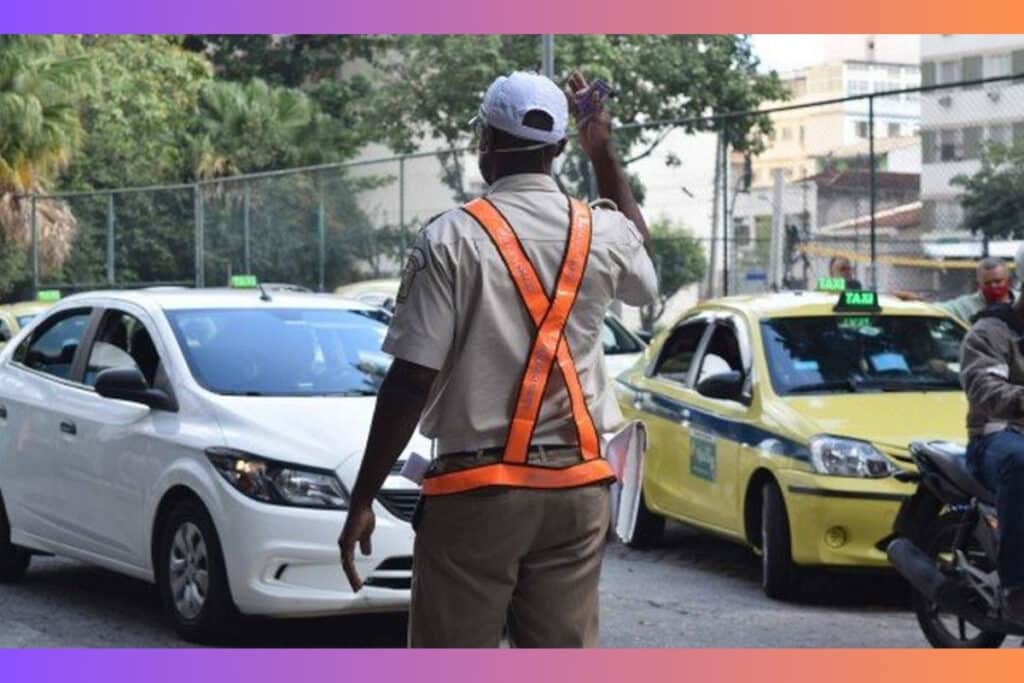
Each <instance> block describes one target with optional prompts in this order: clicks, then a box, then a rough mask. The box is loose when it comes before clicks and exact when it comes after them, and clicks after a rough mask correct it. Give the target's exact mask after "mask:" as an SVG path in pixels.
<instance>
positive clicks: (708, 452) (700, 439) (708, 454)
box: [690, 432, 717, 481]
mask: <svg viewBox="0 0 1024 683" xmlns="http://www.w3.org/2000/svg"><path fill="white" fill-rule="evenodd" d="M715 464H716V457H715V439H714V437H713V436H709V435H706V434H701V433H699V432H690V474H692V475H693V476H695V477H699V478H700V479H706V480H707V481H714V480H715V470H716V469H717V468H716V467H715Z"/></svg>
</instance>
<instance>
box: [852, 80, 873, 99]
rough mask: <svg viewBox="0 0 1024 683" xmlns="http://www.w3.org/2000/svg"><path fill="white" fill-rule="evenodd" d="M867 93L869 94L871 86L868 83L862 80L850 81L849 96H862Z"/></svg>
mask: <svg viewBox="0 0 1024 683" xmlns="http://www.w3.org/2000/svg"><path fill="white" fill-rule="evenodd" d="M867 92H871V84H870V83H869V82H867V81H862V80H856V81H853V80H851V81H850V94H851V95H863V94H864V93H867Z"/></svg>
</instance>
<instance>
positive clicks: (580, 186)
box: [379, 35, 786, 199]
mask: <svg viewBox="0 0 1024 683" xmlns="http://www.w3.org/2000/svg"><path fill="white" fill-rule="evenodd" d="M396 46H397V52H398V54H400V55H401V58H400V59H398V58H396V59H394V60H393V62H392V63H389V64H388V68H387V69H386V70H382V71H381V78H382V79H383V81H384V85H383V86H382V90H381V93H380V95H379V97H380V100H381V102H382V104H381V106H380V111H381V112H385V113H386V116H385V117H384V118H383V119H382V121H381V125H382V126H384V131H383V132H384V133H385V134H386V136H387V139H388V140H389V142H390V144H391V146H392V147H393V148H394V149H396V150H399V151H410V150H412V149H415V148H416V147H417V146H419V145H420V144H421V143H422V142H423V141H424V140H426V139H429V138H438V139H440V140H441V141H442V143H443V144H444V145H445V146H447V147H448V148H450V149H456V148H459V147H464V146H466V145H468V144H469V142H470V133H471V131H470V127H469V126H468V125H467V122H468V121H469V119H470V118H471V117H472V116H473V115H474V114H475V113H476V109H477V107H478V106H479V104H480V99H481V97H482V96H483V93H484V90H485V89H486V87H487V85H488V84H489V83H490V81H491V80H493V79H494V77H495V76H497V75H500V74H506V73H508V72H510V71H512V70H515V69H537V68H538V66H539V59H540V50H539V40H538V39H537V37H536V36H444V35H442V36H403V37H400V38H398V39H397V40H396ZM555 63H556V67H557V69H558V74H557V75H556V80H557V81H558V82H564V80H565V78H566V77H567V76H568V75H569V72H570V71H571V70H572V69H574V68H576V67H579V68H581V69H582V70H583V72H584V74H585V75H587V76H588V77H591V78H595V77H601V78H604V79H605V80H606V81H608V82H609V83H611V84H612V85H613V87H614V88H616V89H617V91H618V93H619V94H618V97H617V98H616V99H615V100H614V102H613V104H612V113H613V115H614V118H615V120H616V122H617V123H620V124H622V123H633V122H643V121H652V120H664V119H684V118H687V119H688V118H694V117H700V116H705V115H708V114H716V113H722V112H729V111H744V110H749V109H756V108H757V107H758V105H760V104H761V103H762V102H765V101H767V100H781V99H784V98H785V97H786V93H785V90H784V87H783V86H782V84H781V82H780V81H779V79H778V77H777V76H776V75H775V74H774V73H772V74H768V75H764V74H759V73H758V72H757V65H758V61H757V59H756V58H755V57H754V56H753V54H752V52H751V47H750V42H749V41H748V40H747V39H746V38H744V37H740V36H733V35H714V36H699V35H675V36H669V35H656V36H603V35H579V36H558V37H557V38H556V39H555ZM718 125H719V126H722V125H724V131H725V133H726V135H727V136H728V140H729V142H730V144H731V145H732V146H733V148H734V149H737V150H747V149H754V150H755V151H756V150H757V149H758V146H759V144H760V138H761V136H762V135H763V134H765V133H767V132H768V131H769V130H770V121H769V119H768V117H766V116H761V117H748V118H743V119H732V120H730V122H729V123H728V124H718ZM679 127H681V128H682V129H683V130H685V131H686V132H696V131H701V130H713V129H715V128H714V127H713V126H712V125H710V124H708V123H706V122H700V121H690V122H688V123H685V124H682V125H680V126H679ZM669 130H670V129H669V128H662V129H640V128H633V129H628V130H621V131H619V132H618V133H617V134H616V144H617V146H618V147H619V152H620V155H621V156H622V158H623V159H624V160H625V161H626V162H627V164H628V163H631V162H633V161H636V160H638V159H640V158H643V157H644V156H647V155H649V154H650V153H651V152H652V151H653V150H654V149H655V148H656V147H657V145H658V144H659V143H660V142H661V141H662V140H663V139H664V137H665V136H666V135H667V133H668V131H669ZM446 165H447V175H446V178H447V179H448V180H449V184H451V185H452V187H453V190H454V191H455V194H456V198H457V199H463V198H464V197H465V188H464V187H463V186H462V185H461V179H462V176H463V174H462V169H461V168H459V166H458V165H459V159H458V157H457V156H456V155H451V156H450V157H448V158H447V159H446ZM563 172H564V175H565V179H566V180H568V181H569V182H571V183H572V184H574V185H575V189H576V190H577V192H578V193H580V194H586V186H587V183H588V181H589V176H588V174H589V167H588V165H587V164H586V163H585V161H584V160H583V159H582V157H581V156H580V155H579V153H578V151H575V150H573V151H572V152H571V158H570V159H569V160H568V162H567V163H566V164H565V166H564V171H563ZM634 185H639V183H638V182H637V181H636V180H635V179H634Z"/></svg>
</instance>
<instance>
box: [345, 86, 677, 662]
mask: <svg viewBox="0 0 1024 683" xmlns="http://www.w3.org/2000/svg"><path fill="white" fill-rule="evenodd" d="M570 86H571V87H572V88H573V90H574V91H580V90H582V89H583V88H584V87H585V82H584V81H583V79H582V77H581V76H579V75H578V74H576V75H574V77H573V79H572V80H571V82H570ZM567 120H568V110H567V103H566V98H565V96H564V94H562V92H561V91H560V90H559V89H558V87H557V86H556V85H555V84H554V83H552V82H551V81H550V80H548V79H546V78H544V77H542V76H538V75H535V74H526V73H521V72H517V73H514V74H512V75H511V76H510V77H508V78H505V77H502V78H499V79H497V80H496V81H495V82H494V83H493V84H492V85H491V87H490V88H489V89H488V91H487V94H486V96H485V99H484V102H483V104H482V106H481V108H480V116H479V123H480V124H481V131H480V132H481V141H480V167H481V172H482V173H483V176H484V178H485V180H487V181H488V183H489V184H490V189H489V190H488V192H487V194H486V195H485V199H486V200H487V201H488V202H489V203H490V205H491V206H493V207H494V208H496V209H497V211H498V212H500V214H501V216H503V217H504V219H505V220H506V221H507V224H508V225H509V226H510V227H511V228H512V230H513V231H514V233H515V236H516V238H517V241H518V244H519V245H520V246H521V248H522V251H523V253H524V254H525V256H526V257H527V258H528V260H529V262H530V263H531V264H532V266H533V268H534V269H535V270H536V273H537V276H538V278H539V279H540V282H541V284H542V287H543V288H544V289H545V290H546V292H548V293H551V292H552V290H553V289H554V283H555V280H556V279H557V278H558V277H559V273H560V271H561V267H562V263H563V259H564V258H566V254H567V246H566V244H567V234H568V230H569V217H570V203H569V198H568V197H566V196H565V195H564V194H562V193H561V192H560V191H559V189H558V186H557V184H556V183H555V181H554V179H553V178H552V176H551V162H552V160H553V159H554V158H555V157H556V156H557V155H558V154H560V153H561V152H562V150H563V149H564V147H565V144H566V126H567ZM580 143H581V146H582V147H583V150H584V152H585V153H586V154H587V155H588V157H589V158H590V159H591V161H592V162H593V164H594V171H595V173H596V175H597V178H598V185H599V188H600V189H601V192H602V195H603V196H604V197H607V198H609V199H611V200H613V201H614V202H615V203H617V205H618V206H619V207H621V208H622V213H620V212H619V211H615V210H609V209H605V208H595V209H593V211H592V223H591V225H592V228H591V240H590V248H589V256H588V258H587V260H586V266H585V270H584V273H583V277H582V280H581V281H580V284H579V289H578V292H577V295H576V298H575V301H574V303H573V305H572V308H571V313H570V315H569V317H568V319H567V322H566V324H565V327H564V334H565V339H566V340H567V342H568V346H569V350H570V353H571V356H572V359H573V362H574V364H575V369H576V371H577V373H578V379H579V385H580V386H581V387H582V393H583V396H584V398H585V403H586V408H587V410H588V411H589V415H590V418H591V420H592V422H593V424H594V427H595V428H596V430H597V432H599V433H607V432H610V431H612V430H614V429H615V428H616V427H618V426H619V425H620V424H621V422H622V415H621V413H620V412H619V410H618V406H617V404H616V401H615V398H614V393H613V387H612V386H611V385H610V383H609V381H608V378H607V377H606V375H605V369H604V363H603V359H602V346H601V329H602V321H603V318H604V315H605V313H606V311H607V309H608V306H609V304H610V303H611V302H612V300H613V299H620V300H622V301H624V302H626V303H628V304H632V305H644V304H647V303H650V302H652V301H653V300H654V299H655V297H656V296H657V281H656V276H655V272H654V267H653V265H652V263H651V259H650V255H649V252H648V249H649V239H650V238H649V235H648V232H647V228H646V225H645V223H644V221H643V218H642V216H641V215H640V212H639V210H638V208H637V205H636V202H635V200H634V199H633V196H632V194H631V192H630V190H629V186H628V184H627V183H626V180H625V176H624V174H623V172H622V169H621V167H620V166H619V164H618V162H617V161H616V159H615V156H614V154H613V152H612V147H611V141H610V125H609V121H608V117H607V114H606V113H605V112H604V111H603V109H602V108H601V107H600V106H598V112H597V114H595V115H594V116H592V117H590V118H589V119H588V120H587V121H586V122H585V124H584V126H583V128H582V129H581V134H580ZM398 302H399V303H398V307H397V310H396V312H395V317H394V319H393V321H392V323H391V327H390V330H389V332H388V336H387V339H386V340H385V342H384V350H385V351H387V352H389V353H391V354H392V355H394V356H395V362H394V364H393V366H392V368H391V370H390V372H389V374H388V377H387V379H386V380H385V382H384V384H383V386H382V387H381V390H380V394H379V398H378V404H377V410H376V412H375V415H374V420H373V425H372V427H371V433H370V436H369V439H368V443H367V450H366V455H365V457H364V460H363V465H362V468H361V470H360V474H359V477H358V480H357V483H356V486H355V488H354V490H353V493H352V503H351V509H350V511H349V515H348V520H347V521H346V525H345V529H344V530H343V532H342V536H341V538H340V539H339V544H340V546H341V551H342V563H343V565H344V567H345V571H346V574H347V575H348V576H349V580H350V582H352V585H353V588H354V589H357V590H358V588H359V586H360V585H361V582H360V579H359V577H358V575H357V573H356V572H355V569H354V566H353V563H352V557H353V552H354V547H355V545H356V543H357V542H358V543H361V544H362V547H363V550H364V552H366V551H368V550H369V539H370V534H371V533H372V530H373V513H372V512H371V511H370V501H372V499H373V497H374V496H375V495H376V492H377V491H378V490H379V487H380V485H381V483H382V482H383V480H384V478H385V477H386V476H387V473H388V471H389V469H390V467H391V465H392V464H393V463H394V461H395V459H396V458H397V457H398V455H399V454H400V453H401V451H402V450H403V449H404V447H405V446H406V444H407V442H408V439H409V437H410V436H411V434H412V431H413V429H414V428H415V425H416V423H417V421H418V420H421V429H422V432H423V433H424V434H425V435H426V436H428V437H431V438H433V439H436V445H437V448H436V450H437V453H438V454H439V458H438V459H437V460H435V461H434V463H433V464H432V466H431V470H432V471H431V474H433V475H444V474H446V473H456V472H459V471H462V470H465V469H469V468H476V467H481V466H483V465H491V464H495V463H499V462H500V461H502V457H503V452H504V445H505V444H506V441H507V439H508V438H509V433H510V420H511V418H512V415H513V411H514V409H515V407H516V398H517V393H518V392H519V389H520V385H521V384H522V383H523V373H524V367H525V365H526V362H527V359H528V356H529V355H530V352H531V346H532V345H533V342H534V336H535V335H536V334H537V330H538V325H537V324H536V323H535V322H534V319H533V318H531V315H530V313H529V312H528V310H527V307H526V306H524V301H523V299H521V297H520V295H519V293H518V291H517V288H516V284H515V283H514V282H513V279H512V277H511V275H510V271H509V268H508V267H507V266H506V263H505V262H504V261H503V254H502V253H501V252H499V250H498V248H497V246H496V244H495V243H494V242H492V239H491V237H489V235H488V232H487V231H485V230H484V228H483V226H482V224H481V223H479V222H478V221H477V220H476V219H475V218H474V217H473V215H471V214H470V213H469V211H468V210H464V209H455V210H452V211H449V212H447V213H445V214H444V215H442V216H440V217H439V218H437V219H436V220H434V221H433V222H431V223H430V224H429V225H428V226H427V227H426V228H425V229H424V230H423V232H422V233H421V234H420V237H419V239H418V241H417V244H416V246H415V247H414V249H413V253H412V257H411V258H410V260H409V263H408V265H407V266H406V271H405V273H404V276H403V283H402V288H401V291H400V292H399V295H398ZM543 396H544V398H543V401H542V403H541V407H540V412H539V416H538V418H537V420H536V425H535V428H534V431H533V437H532V440H531V441H530V442H529V443H530V447H529V449H528V453H527V460H526V464H528V465H530V466H534V467H540V468H553V469H561V468H565V469H566V470H568V468H570V467H572V466H574V465H578V464H580V462H581V447H580V444H579V436H578V431H577V427H578V424H577V422H576V421H574V418H573V413H572V410H571V406H570V398H569V392H568V391H567V387H566V383H565V380H564V379H563V376H562V374H560V373H559V372H558V371H553V372H551V374H550V379H549V380H548V384H547V387H546V390H545V392H544V395H543ZM608 514H609V500H608V487H607V483H606V482H596V483H593V484H590V485H585V486H577V487H565V488H525V487H517V486H485V487H481V488H475V489H473V490H469V491H463V492H458V493H453V494H450V495H431V496H426V497H425V498H424V500H423V502H422V503H421V508H420V510H419V511H418V514H417V520H415V521H414V526H416V529H417V536H416V546H415V557H414V567H415V570H414V578H413V601H412V613H411V623H410V645H412V646H413V647H495V646H497V645H498V644H499V642H500V638H501V633H502V629H503V627H504V626H505V624H506V623H507V624H508V627H509V634H510V637H511V640H512V642H513V643H514V644H515V645H517V646H523V647H579V646H593V645H596V644H597V642H598V628H597V627H598V590H597V584H598V578H599V575H600V563H601V555H602V548H603V542H604V538H605V534H606V531H607V527H608V522H609V520H608Z"/></svg>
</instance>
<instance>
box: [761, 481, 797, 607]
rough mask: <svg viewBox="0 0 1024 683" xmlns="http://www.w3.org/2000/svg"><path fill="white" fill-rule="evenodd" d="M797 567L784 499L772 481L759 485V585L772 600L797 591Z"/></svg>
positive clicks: (784, 597)
mask: <svg viewBox="0 0 1024 683" xmlns="http://www.w3.org/2000/svg"><path fill="white" fill-rule="evenodd" d="M797 573H798V568H797V566H796V565H795V564H794V563H793V551H792V545H791V543H790V536H789V517H788V515H787V514H786V501H785V500H784V499H783V498H782V491H780V490H779V487H778V485H776V484H775V482H771V481H770V482H768V483H766V484H765V485H764V488H762V489H761V587H762V588H763V589H764V593H765V595H767V596H768V597H769V598H773V599H775V600H790V599H792V598H794V597H796V595H797V585H798V578H797Z"/></svg>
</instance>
